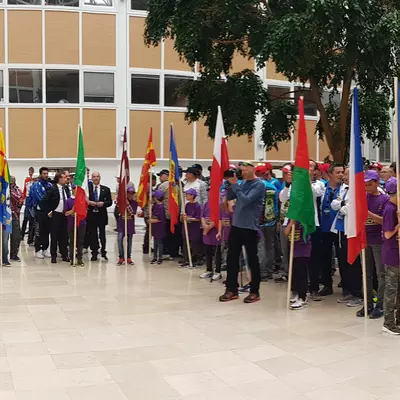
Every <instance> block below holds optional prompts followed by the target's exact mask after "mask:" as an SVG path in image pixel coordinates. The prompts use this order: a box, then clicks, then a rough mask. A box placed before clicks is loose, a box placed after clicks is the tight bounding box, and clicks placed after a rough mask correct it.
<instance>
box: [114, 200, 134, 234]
mask: <svg viewBox="0 0 400 400" xmlns="http://www.w3.org/2000/svg"><path fill="white" fill-rule="evenodd" d="M128 203H129V204H130V206H131V209H132V213H130V212H129V208H128V211H127V216H128V218H127V223H126V225H127V228H128V235H134V234H135V233H136V232H135V214H136V211H137V207H138V203H137V201H136V200H131V201H128ZM117 230H118V232H119V233H125V215H122V214H121V215H120V216H119V218H118V225H117Z"/></svg>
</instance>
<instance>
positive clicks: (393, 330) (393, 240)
mask: <svg viewBox="0 0 400 400" xmlns="http://www.w3.org/2000/svg"><path fill="white" fill-rule="evenodd" d="M385 189H386V191H387V194H388V195H389V196H390V199H389V202H388V203H387V204H386V206H385V209H384V211H383V221H382V233H383V243H382V262H383V264H384V265H385V290H384V295H383V298H384V300H383V302H384V304H383V317H384V322H383V327H382V330H383V332H386V333H390V334H392V335H400V326H399V325H400V320H399V309H400V304H399V290H400V285H399V281H400V266H399V242H398V237H397V235H398V232H399V228H400V224H399V222H398V215H397V213H398V211H397V179H396V178H395V177H392V178H389V179H388V180H387V182H386V185H385Z"/></svg>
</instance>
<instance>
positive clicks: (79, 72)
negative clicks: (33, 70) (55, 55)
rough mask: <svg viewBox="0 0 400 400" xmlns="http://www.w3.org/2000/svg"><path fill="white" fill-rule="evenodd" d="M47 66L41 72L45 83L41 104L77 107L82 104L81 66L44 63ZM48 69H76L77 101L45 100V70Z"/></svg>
mask: <svg viewBox="0 0 400 400" xmlns="http://www.w3.org/2000/svg"><path fill="white" fill-rule="evenodd" d="M46 67H47V68H44V69H43V74H44V77H43V78H44V80H45V85H44V90H45V97H43V104H45V105H46V107H48V106H50V107H53V106H54V105H58V106H68V107H79V106H82V105H83V103H82V101H81V100H82V97H81V96H82V93H81V92H82V90H81V88H82V84H83V82H82V68H81V67H80V66H79V65H71V66H67V65H57V66H54V65H46ZM48 71H77V72H78V101H77V102H76V103H71V102H68V103H58V102H57V103H49V102H48V101H47V89H48V88H47V72H48Z"/></svg>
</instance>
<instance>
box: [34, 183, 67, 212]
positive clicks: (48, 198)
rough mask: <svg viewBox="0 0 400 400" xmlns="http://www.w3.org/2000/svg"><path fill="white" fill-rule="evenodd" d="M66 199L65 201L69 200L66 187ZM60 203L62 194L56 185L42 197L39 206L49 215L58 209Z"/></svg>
mask: <svg viewBox="0 0 400 400" xmlns="http://www.w3.org/2000/svg"><path fill="white" fill-rule="evenodd" d="M63 190H64V193H65V197H64V200H65V201H66V200H67V199H68V196H67V193H66V192H65V187H64V188H63ZM59 202H60V192H59V190H58V186H57V185H56V184H54V185H53V186H52V187H51V188H50V189H49V190H48V191H47V192H46V193H45V194H44V196H43V197H42V200H40V203H39V206H40V209H41V210H42V211H44V212H45V213H46V214H48V213H49V212H50V211H54V210H55V209H56V208H57V207H58V203H59Z"/></svg>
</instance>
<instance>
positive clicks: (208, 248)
mask: <svg viewBox="0 0 400 400" xmlns="http://www.w3.org/2000/svg"><path fill="white" fill-rule="evenodd" d="M204 250H205V254H206V265H207V272H213V270H214V268H213V259H214V257H215V272H216V273H220V272H221V261H222V260H221V259H222V257H221V246H220V245H216V246H213V245H209V244H205V245H204Z"/></svg>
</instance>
